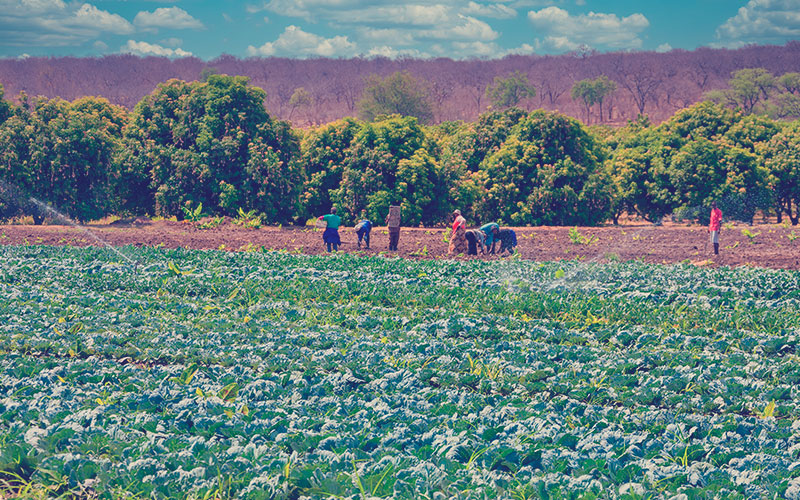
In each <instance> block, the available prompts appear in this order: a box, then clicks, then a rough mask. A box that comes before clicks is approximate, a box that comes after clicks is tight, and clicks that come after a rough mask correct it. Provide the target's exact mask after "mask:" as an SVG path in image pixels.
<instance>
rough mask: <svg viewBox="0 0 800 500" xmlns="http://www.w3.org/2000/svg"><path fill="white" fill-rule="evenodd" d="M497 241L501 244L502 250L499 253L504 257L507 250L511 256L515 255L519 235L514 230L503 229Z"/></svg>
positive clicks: (498, 234)
mask: <svg viewBox="0 0 800 500" xmlns="http://www.w3.org/2000/svg"><path fill="white" fill-rule="evenodd" d="M495 239H496V240H498V241H499V242H500V250H498V251H497V253H499V254H500V255H502V254H503V252H505V251H506V250H507V251H508V253H509V254H511V255H514V247H515V246H517V233H515V232H514V230H513V229H501V230H500V231H499V232H498V233H497V237H496V238H495Z"/></svg>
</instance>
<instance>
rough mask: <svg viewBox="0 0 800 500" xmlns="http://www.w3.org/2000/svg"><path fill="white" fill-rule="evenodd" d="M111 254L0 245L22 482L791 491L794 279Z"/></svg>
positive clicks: (2, 332) (0, 321)
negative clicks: (134, 263) (134, 264)
mask: <svg viewBox="0 0 800 500" xmlns="http://www.w3.org/2000/svg"><path fill="white" fill-rule="evenodd" d="M121 251H123V252H125V254H126V255H127V256H128V258H132V259H136V260H138V261H140V265H139V267H138V271H134V269H133V268H132V266H131V265H130V264H129V263H128V262H127V261H126V260H125V259H124V258H123V257H122V256H120V255H119V254H116V253H113V252H112V251H111V250H107V249H105V250H101V249H96V248H88V249H78V248H66V247H59V248H52V247H35V246H22V247H12V246H0V259H2V262H3V266H2V267H0V346H2V351H3V355H2V356H0V479H3V480H6V481H11V484H12V485H13V484H20V483H23V484H27V486H26V489H25V491H27V492H29V493H31V494H35V493H36V492H37V491H42V492H45V491H49V493H50V494H51V495H54V496H55V495H63V494H67V493H69V492H72V493H73V494H74V495H75V496H77V497H92V498H94V497H97V496H99V498H125V497H132V496H136V497H143V498H144V497H146V498H155V499H161V498H184V497H187V496H188V497H194V498H230V497H237V498H242V497H243V498H275V499H288V498H299V497H301V496H302V497H310V498H327V497H334V496H335V497H339V498H374V497H381V498H398V499H401V498H402V499H418V498H462V499H473V498H474V499H483V498H574V497H576V495H577V494H582V495H584V496H582V498H624V499H634V498H670V497H673V496H675V495H679V494H684V495H686V496H687V497H688V498H796V495H797V494H798V492H799V491H800V479H798V478H797V473H796V463H797V457H796V454H797V452H796V449H797V446H798V443H800V421H798V420H796V419H797V415H798V411H800V398H798V387H800V385H799V384H800V371H798V367H797V355H796V354H797V345H798V337H797V331H798V329H799V328H800V311H799V310H798V308H797V301H798V299H800V274H798V273H797V272H794V271H769V270H761V269H750V268H737V269H724V268H723V269H697V268H694V267H691V266H671V267H665V266H652V265H645V264H641V263H636V262H630V263H624V264H585V263H575V262H561V263H548V264H537V263H532V262H526V261H505V262H498V261H495V262H486V261H471V262H451V261H433V260H431V261H407V260H401V259H386V258H380V257H378V258H359V257H355V256H351V255H337V256H333V257H329V256H325V257H310V256H297V255H289V254H286V253H281V252H268V253H261V252H255V253H225V252H216V251H183V250H157V249H147V248H143V249H134V248H123V249H121ZM2 484H6V485H7V483H0V487H1V486H2ZM45 487H47V488H49V490H44V488H45ZM0 495H2V496H11V497H15V496H17V495H15V494H14V493H13V492H12V491H11V490H10V488H7V489H5V490H2V489H0ZM65 496H66V495H65Z"/></svg>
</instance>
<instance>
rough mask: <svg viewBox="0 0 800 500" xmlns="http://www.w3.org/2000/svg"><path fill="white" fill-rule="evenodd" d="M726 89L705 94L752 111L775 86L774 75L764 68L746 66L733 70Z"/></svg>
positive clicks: (718, 101) (744, 110)
mask: <svg viewBox="0 0 800 500" xmlns="http://www.w3.org/2000/svg"><path fill="white" fill-rule="evenodd" d="M728 86H729V87H730V89H728V90H716V91H712V92H709V93H708V94H707V97H708V99H710V100H712V101H714V102H717V103H720V104H726V105H729V106H732V107H734V108H738V109H741V110H742V111H743V112H744V113H745V114H750V113H753V112H754V111H755V110H756V107H757V106H758V104H759V103H761V102H764V101H766V100H767V99H769V97H770V93H771V92H772V91H773V90H774V89H775V88H776V86H777V81H776V79H775V76H774V75H773V74H772V73H770V72H769V71H767V70H765V69H764V68H746V69H740V70H738V71H735V72H734V73H733V75H732V77H731V79H730V80H729V81H728Z"/></svg>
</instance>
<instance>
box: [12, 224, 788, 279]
mask: <svg viewBox="0 0 800 500" xmlns="http://www.w3.org/2000/svg"><path fill="white" fill-rule="evenodd" d="M514 229H515V231H516V233H517V239H518V242H519V246H518V247H517V251H518V252H519V254H520V257H521V258H524V259H530V260H535V261H550V260H561V259H570V260H572V259H578V260H585V261H600V262H605V261H617V260H632V259H639V260H642V261H645V262H650V263H659V264H670V263H677V262H689V263H692V264H694V265H698V266H730V267H733V266H741V265H747V266H757V267H766V268H776V269H795V270H796V269H800V239H798V240H795V234H797V235H798V236H800V227H798V228H794V227H791V226H789V227H786V226H784V225H777V224H756V225H753V226H748V225H745V224H741V225H731V224H727V225H725V226H723V230H722V232H721V235H720V243H721V245H720V255H718V256H715V255H714V254H713V249H712V245H711V244H710V243H707V241H708V233H707V231H706V228H705V227H701V226H696V225H695V226H687V225H677V224H675V225H673V224H665V225H663V226H654V225H651V224H625V225H620V226H604V227H597V228H579V229H578V232H579V233H580V235H581V236H582V238H583V242H575V241H573V239H575V238H570V230H571V228H569V227H526V228H514ZM339 233H340V235H341V239H342V246H341V247H340V251H344V252H359V253H361V254H364V255H388V256H392V255H399V256H400V257H405V258H428V259H430V258H434V259H438V258H452V257H451V256H448V255H447V242H446V241H445V238H444V237H445V234H449V230H448V229H444V228H434V229H425V228H403V229H402V231H401V234H400V245H399V251H397V252H389V251H388V242H389V236H388V233H387V231H386V228H385V227H376V228H374V229H373V231H372V242H371V249H370V250H366V249H364V248H363V247H362V248H361V249H359V248H358V247H357V246H356V242H357V237H356V234H355V232H354V231H353V229H352V228H341V229H340V231H339ZM103 242H107V243H108V244H110V245H113V246H125V245H133V246H164V247H168V248H176V247H186V248H194V249H223V250H230V251H245V250H254V249H259V248H260V247H264V248H265V249H268V250H278V249H280V250H287V251H291V252H299V253H305V254H320V253H325V248H324V245H323V243H322V230H321V229H314V228H305V227H262V228H259V229H246V228H243V227H240V226H237V225H235V224H232V223H231V222H229V221H226V222H225V223H223V224H221V225H220V226H218V227H215V228H211V229H200V228H199V227H198V224H197V223H191V222H186V221H184V222H174V221H165V220H159V221H151V220H149V219H146V218H138V219H135V220H124V221H116V222H112V223H95V224H90V225H88V226H86V227H85V228H82V227H74V226H62V225H43V226H33V225H0V244H6V245H72V246H86V245H95V246H99V245H103V244H104V243H103ZM506 256H507V254H506ZM456 258H463V259H466V258H483V259H498V258H501V257H499V256H478V257H466V256H457V257H456Z"/></svg>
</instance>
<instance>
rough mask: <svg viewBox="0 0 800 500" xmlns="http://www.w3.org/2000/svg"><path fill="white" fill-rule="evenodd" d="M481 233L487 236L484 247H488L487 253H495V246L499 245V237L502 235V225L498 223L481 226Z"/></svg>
mask: <svg viewBox="0 0 800 500" xmlns="http://www.w3.org/2000/svg"><path fill="white" fill-rule="evenodd" d="M481 231H483V234H485V235H486V239H485V240H484V242H483V243H484V245H486V253H489V251H490V250H491V252H492V253H494V246H495V243H497V235H498V234H499V233H500V225H499V224H497V223H496V222H490V223H488V224H484V225H482V226H481Z"/></svg>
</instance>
